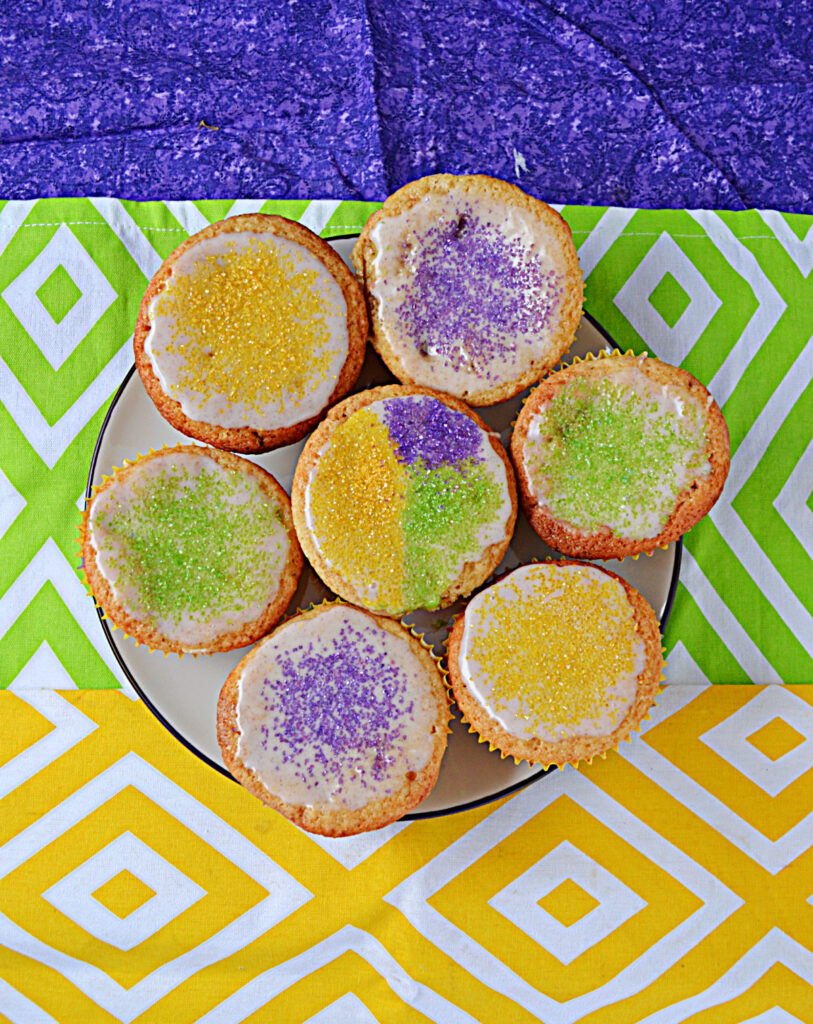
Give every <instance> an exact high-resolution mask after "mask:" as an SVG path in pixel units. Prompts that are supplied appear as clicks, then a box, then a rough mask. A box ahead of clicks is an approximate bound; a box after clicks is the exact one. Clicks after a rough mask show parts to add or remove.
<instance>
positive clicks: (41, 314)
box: [3, 224, 116, 370]
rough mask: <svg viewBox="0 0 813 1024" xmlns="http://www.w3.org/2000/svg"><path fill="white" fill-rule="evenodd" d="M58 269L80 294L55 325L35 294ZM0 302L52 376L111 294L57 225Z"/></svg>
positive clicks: (64, 227) (69, 235)
mask: <svg viewBox="0 0 813 1024" xmlns="http://www.w3.org/2000/svg"><path fill="white" fill-rule="evenodd" d="M59 266H62V267H63V268H64V270H66V271H67V273H68V276H69V277H70V278H71V280H72V281H73V283H74V284H75V285H76V287H77V288H78V289H79V291H80V292H81V293H82V294H81V296H80V298H79V299H78V300H77V301H76V304H75V305H74V306H73V307H72V308H71V309H70V310H69V311H68V313H67V314H66V315H65V317H64V319H63V320H62V321H61V322H60V323H56V321H55V320H54V318H53V317H52V316H51V314H50V313H49V312H48V310H47V309H46V308H45V306H44V305H43V304H42V302H41V301H40V299H39V296H38V295H37V290H38V289H39V288H40V287H41V286H42V285H43V284H44V283H45V281H47V280H48V278H49V277H50V276H51V274H52V273H53V272H54V271H55V270H56V269H57V267H59ZM3 298H4V299H5V300H6V302H7V303H8V305H9V307H10V309H11V311H12V313H14V315H15V316H16V317H17V319H18V320H19V321H20V323H21V324H22V326H23V328H24V329H25V330H26V331H27V333H28V334H29V335H30V336H31V340H32V341H33V342H34V344H35V345H36V346H37V348H38V349H39V350H40V352H42V354H43V355H44V356H45V358H46V359H47V360H48V362H49V363H50V364H51V366H52V367H53V369H54V370H58V369H59V367H60V366H62V364H63V363H64V362H65V360H66V359H67V358H68V356H69V355H70V354H71V352H73V350H74V349H75V348H76V346H77V345H78V344H79V342H80V341H82V339H83V338H84V337H85V335H86V334H87V333H88V332H89V331H90V330H91V328H92V327H93V326H94V324H95V323H96V322H97V321H98V319H99V317H100V316H101V315H102V314H103V313H104V312H105V310H106V309H107V308H108V307H109V306H110V305H111V304H112V303H113V302H114V300H115V298H116V293H115V291H114V290H113V289H112V288H111V287H110V283H109V282H108V280H107V278H106V277H105V276H104V274H103V273H102V272H101V270H99V268H98V267H97V266H96V264H95V263H94V262H93V260H92V259H91V257H90V256H89V255H88V254H87V253H86V252H85V250H84V248H83V247H82V246H81V244H80V243H79V241H78V240H77V238H76V236H75V235H74V234H73V232H72V231H71V229H70V228H69V227H67V225H65V224H60V226H59V227H58V228H57V229H56V231H55V232H54V234H53V237H52V238H51V240H50V241H49V242H48V244H47V245H46V246H45V248H44V249H43V250H42V252H40V253H39V254H38V255H37V256H36V257H35V258H34V259H33V260H32V261H31V263H29V264H28V266H27V267H26V268H25V270H23V271H22V273H21V274H18V276H17V277H16V278H15V279H14V280H13V281H12V282H11V284H9V285H8V286H7V288H6V289H5V291H4V292H3Z"/></svg>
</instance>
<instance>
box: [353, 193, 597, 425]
mask: <svg viewBox="0 0 813 1024" xmlns="http://www.w3.org/2000/svg"><path fill="white" fill-rule="evenodd" d="M353 261H354V265H355V267H356V272H357V274H358V276H359V280H360V281H361V282H362V284H363V287H364V289H365V292H366V295H367V300H368V305H369V311H370V319H371V324H372V341H373V344H374V346H375V347H376V349H377V350H378V352H379V353H380V355H381V356H382V358H383V359H384V361H385V362H386V363H387V365H388V366H389V368H390V370H391V371H392V372H393V373H394V374H395V376H396V377H398V378H399V380H401V381H403V382H405V383H415V384H421V385H424V386H427V387H431V388H434V389H436V390H438V391H443V392H446V393H448V394H453V395H456V396H457V397H459V398H462V399H464V400H465V401H467V402H468V403H469V404H471V405H491V404H494V403H496V402H499V401H503V400H505V399H507V398H510V397H511V396H512V395H515V394H517V393H519V392H520V391H521V390H522V389H523V388H524V387H526V386H527V385H528V384H530V383H531V382H533V381H536V380H539V378H540V377H541V376H542V375H543V374H544V373H545V372H546V371H547V370H548V369H550V368H551V367H552V366H553V365H554V364H555V363H556V361H557V360H558V359H559V358H560V357H561V355H562V354H563V353H564V352H565V351H566V350H567V349H568V348H569V347H570V344H571V342H572V340H573V337H574V332H575V330H576V327H577V326H578V322H579V317H580V314H581V304H582V276H581V271H580V270H579V265H578V260H577V258H576V250H575V248H574V246H573V242H572V238H571V235H570V229H569V228H568V226H567V225H566V224H565V222H564V221H563V220H562V218H561V217H560V216H559V214H558V213H556V211H555V210H553V209H552V208H551V207H549V206H547V204H545V203H542V202H540V201H539V200H537V199H534V198H533V197H531V196H528V195H526V194H525V193H523V192H522V191H521V190H520V189H518V188H516V187H515V186H513V185H509V184H508V183H506V182H503V181H498V180H497V179H494V178H489V177H486V176H483V175H464V176H459V177H455V176H453V175H447V174H439V175H435V176H431V177H428V178H422V179H420V180H419V181H416V182H412V183H410V184H409V185H406V186H405V187H404V188H402V189H400V190H399V191H398V192H396V193H395V194H394V195H392V196H390V198H389V199H388V200H387V201H386V202H385V204H384V206H383V208H382V209H381V210H380V211H378V212H377V213H376V214H374V215H373V217H371V218H370V221H369V222H368V224H367V225H366V226H365V229H364V231H363V232H362V234H361V235H360V237H359V240H358V241H357V243H356V246H355V248H354V250H353Z"/></svg>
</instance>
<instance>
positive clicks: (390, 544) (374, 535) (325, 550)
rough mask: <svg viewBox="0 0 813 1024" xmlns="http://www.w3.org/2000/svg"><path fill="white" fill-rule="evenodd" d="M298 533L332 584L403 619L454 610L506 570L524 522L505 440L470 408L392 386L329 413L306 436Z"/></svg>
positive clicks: (295, 498) (298, 484)
mask: <svg viewBox="0 0 813 1024" xmlns="http://www.w3.org/2000/svg"><path fill="white" fill-rule="evenodd" d="M291 499H292V503H293V513H294V525H295V526H296V531H297V535H298V536H299V541H300V544H301V545H302V548H303V550H304V551H305V554H306V555H307V557H308V560H309V561H310V563H311V565H312V566H313V568H314V569H315V570H316V572H317V573H318V574H319V575H320V576H321V578H322V579H323V581H324V582H325V583H326V584H327V586H328V587H330V588H331V589H332V590H333V591H334V592H335V593H337V594H339V595H340V596H341V597H343V598H345V599H346V600H348V601H350V602H351V603H353V604H357V605H361V606H362V607H364V608H368V609H370V610H371V611H375V612H379V613H382V614H385V615H394V616H400V615H403V614H404V613H405V612H408V611H413V610H414V609H416V608H429V609H434V608H444V607H446V606H447V605H450V604H452V603H453V602H454V601H455V600H456V599H457V598H458V597H460V596H461V595H467V594H470V593H471V591H472V590H474V588H475V587H477V586H479V585H480V584H481V583H482V582H483V581H484V580H485V579H486V578H487V577H488V576H489V575H490V574H491V573H492V572H493V571H494V569H495V568H496V567H497V565H498V564H499V562H500V561H501V559H502V557H503V555H504V554H505V552H506V550H507V548H508V544H509V541H510V539H511V535H512V533H513V529H514V523H515V520H516V486H515V483H514V475H513V471H512V469H511V464H510V460H509V459H508V456H507V454H506V452H505V450H504V449H503V447H502V445H501V444H500V441H499V439H498V438H497V437H496V436H495V435H494V434H491V433H489V431H488V429H487V428H486V426H485V424H484V423H483V421H482V420H481V419H480V418H479V417H478V416H477V415H476V414H475V413H473V412H472V411H471V410H470V409H468V408H467V407H466V406H465V405H464V404H463V403H462V402H460V401H458V400H457V399H455V398H451V397H450V396H448V395H440V394H436V393H434V392H432V391H429V390H428V389H426V388H418V387H406V386H400V385H389V386H386V387H381V388H374V389H372V390H370V391H365V392H362V393H360V394H357V395H353V396H352V397H351V398H347V399H345V400H344V402H342V403H340V404H339V405H337V406H335V407H334V408H333V409H331V411H330V413H329V414H328V416H327V419H326V420H325V421H324V422H323V423H322V424H320V426H319V427H318V428H317V430H315V431H314V433H313V434H312V435H311V437H310V438H309V439H308V442H307V444H306V445H305V449H304V451H303V452H302V455H301V457H300V459H299V462H298V464H297V468H296V474H295V476H294V486H293V490H292V493H291Z"/></svg>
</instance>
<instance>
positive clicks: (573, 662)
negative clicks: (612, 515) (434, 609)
mask: <svg viewBox="0 0 813 1024" xmlns="http://www.w3.org/2000/svg"><path fill="white" fill-rule="evenodd" d="M448 657H449V677H450V681H451V685H452V692H453V694H454V697H455V700H456V701H457V704H458V707H459V708H460V710H461V712H462V714H463V717H464V719H465V721H467V722H468V723H469V724H470V727H471V729H472V731H474V732H476V733H478V734H479V736H480V738H481V740H482V741H484V742H487V743H489V745H490V746H491V747H492V748H493V749H496V750H499V751H500V753H501V754H502V755H503V756H512V757H514V758H516V759H518V760H520V759H522V760H526V761H529V762H531V763H534V764H543V765H559V766H561V765H563V764H566V763H571V764H576V763H578V762H579V761H581V760H589V759H590V758H592V757H595V756H596V755H599V754H604V753H605V752H606V751H608V750H611V749H613V748H614V747H616V746H617V745H618V744H619V743H620V742H621V741H622V740H624V739H627V738H628V737H629V734H630V732H631V731H632V730H634V729H637V728H638V727H639V724H640V722H641V720H642V719H643V718H644V717H645V716H646V714H647V712H648V711H649V709H650V707H651V706H652V704H653V702H654V700H655V696H656V694H657V691H658V687H659V684H660V680H661V679H662V674H663V658H662V648H661V636H660V631H659V627H658V622H657V619H656V618H655V613H654V612H653V611H652V609H651V608H650V606H649V605H648V604H647V602H646V601H645V600H644V598H643V597H642V596H641V595H640V594H639V593H638V591H637V590H635V589H634V588H633V587H631V586H630V585H629V584H628V583H627V582H626V581H625V580H623V579H621V577H620V576H616V575H615V574H614V573H611V572H607V571H606V570H604V569H600V568H598V567H597V566H593V565H589V564H585V563H580V562H570V561H566V560H562V561H560V562H547V563H534V564H532V565H525V566H520V568H518V569H515V570H514V571H513V572H510V573H508V575H506V576H504V577H502V578H501V579H500V580H498V581H497V582H496V583H494V584H492V585H491V586H489V587H486V588H485V589H484V590H482V591H481V592H480V593H479V594H477V596H476V597H474V598H473V599H472V600H471V601H470V602H469V603H468V605H467V606H466V609H465V612H464V613H463V614H462V615H461V616H460V617H459V618H458V619H457V621H456V622H455V625H454V627H453V628H452V632H451V634H450V636H449V645H448Z"/></svg>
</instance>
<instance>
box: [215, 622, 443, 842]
mask: <svg viewBox="0 0 813 1024" xmlns="http://www.w3.org/2000/svg"><path fill="white" fill-rule="evenodd" d="M448 718H449V707H448V699H447V696H446V690H445V686H444V683H443V677H442V675H441V673H440V670H439V669H438V666H437V663H436V662H435V661H434V659H433V658H432V657H431V656H430V654H429V653H428V651H427V650H426V649H425V648H424V647H423V646H422V645H421V643H420V641H419V640H417V639H416V638H415V637H414V636H412V635H411V634H410V633H409V632H408V631H407V630H406V629H405V628H404V627H402V626H401V625H399V624H398V623H395V622H393V621H391V620H389V619H383V618H380V617H377V616H373V615H370V614H369V613H367V612H364V611H362V610H361V609H358V608H353V607H350V606H348V605H343V604H331V605H322V606H319V607H318V608H316V609H313V610H312V611H310V612H306V613H302V614H300V615H298V616H296V617H295V618H293V619H289V620H288V621H287V622H285V623H284V624H283V625H282V626H280V627H279V628H278V629H277V630H276V631H275V632H274V633H273V634H272V635H271V636H270V637H267V638H266V639H265V640H264V641H263V642H262V643H261V644H259V645H258V646H257V647H255V648H254V650H253V651H252V652H251V653H250V654H249V655H247V656H246V657H245V658H244V659H243V661H242V662H241V663H240V664H239V665H238V666H237V668H236V669H235V670H234V671H233V672H232V673H231V675H230V676H229V679H228V680H227V682H226V684H225V686H224V688H223V691H222V694H221V698H220V702H219V705H218V738H219V741H220V744H221V747H222V749H223V754H224V759H225V761H226V763H227V765H228V767H229V769H230V770H231V771H232V772H233V773H234V774H235V776H236V777H237V778H238V779H239V781H241V782H242V783H243V784H244V785H246V786H247V787H248V788H249V789H250V790H251V791H252V792H253V793H254V794H255V795H256V796H258V797H259V798H260V799H262V800H264V801H265V802H266V803H268V804H270V805H271V806H273V807H276V808H277V809H278V810H280V811H281V812H282V813H283V814H284V815H285V816H286V817H288V818H289V819H290V820H292V821H294V822H295V823H296V824H298V825H301V826H302V827H304V828H306V829H309V830H310V831H315V832H320V833H322V834H324V835H348V834H352V833H355V832H361V831H365V830H367V829H370V828H380V827H381V826H382V825H385V824H387V823H389V822H390V821H393V820H396V819H397V818H399V817H401V816H402V815H403V814H405V813H407V811H409V810H411V809H412V808H413V807H414V806H415V805H416V804H417V803H418V802H419V801H420V800H421V799H423V797H424V796H425V795H426V794H427V793H428V792H429V790H430V789H431V788H432V786H433V785H434V782H435V780H436V778H437V774H438V771H439V768H440V761H441V758H442V756H443V752H444V750H445V747H446V734H447V725H448Z"/></svg>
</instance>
